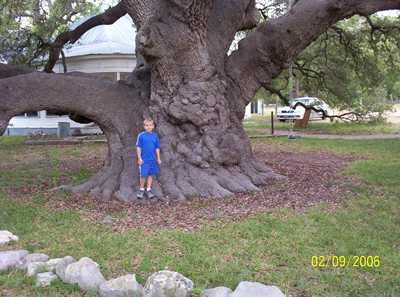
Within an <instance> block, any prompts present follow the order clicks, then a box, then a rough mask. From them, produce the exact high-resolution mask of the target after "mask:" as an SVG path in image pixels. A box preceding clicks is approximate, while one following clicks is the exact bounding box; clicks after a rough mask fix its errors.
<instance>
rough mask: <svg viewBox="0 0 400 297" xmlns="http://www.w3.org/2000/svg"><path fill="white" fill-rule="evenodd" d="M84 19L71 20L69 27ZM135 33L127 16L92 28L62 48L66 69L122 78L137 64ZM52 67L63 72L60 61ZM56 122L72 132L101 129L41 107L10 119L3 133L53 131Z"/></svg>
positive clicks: (52, 132) (93, 131) (89, 131)
mask: <svg viewBox="0 0 400 297" xmlns="http://www.w3.org/2000/svg"><path fill="white" fill-rule="evenodd" d="M86 19H87V18H84V19H82V20H80V21H78V22H76V23H74V24H73V25H72V26H71V29H74V28H75V27H76V26H78V25H79V24H80V23H82V22H83V21H85V20H86ZM135 35H136V30H135V27H134V24H133V22H132V19H131V18H130V17H129V16H128V15H126V16H124V17H122V18H120V19H119V20H118V21H116V22H115V23H114V24H112V25H102V26H97V27H94V28H93V29H91V30H89V31H88V32H86V33H85V34H84V35H83V36H82V37H81V38H80V39H79V40H78V41H77V42H75V44H73V45H70V46H66V47H65V48H64V53H65V56H66V65H67V71H68V72H72V71H80V72H86V73H96V74H98V75H99V76H101V77H104V78H107V79H111V80H120V79H123V78H125V77H126V76H127V75H128V74H129V73H130V72H131V71H132V70H133V69H134V68H135V65H136V57H135ZM53 70H54V72H64V68H63V64H62V62H61V61H58V62H57V64H56V65H55V67H54V69H53ZM59 122H68V123H70V127H71V130H72V133H85V134H86V133H99V132H101V131H100V130H99V128H97V126H96V125H94V124H79V123H76V122H74V121H72V120H71V119H70V118H69V117H68V116H58V115H52V114H51V113H48V112H46V111H45V110H43V111H38V112H30V113H24V114H21V115H19V116H16V117H14V118H12V119H11V120H10V123H9V125H8V127H7V130H6V132H5V134H6V135H29V134H31V133H33V134H35V133H44V134H56V133H57V128H58V123H59Z"/></svg>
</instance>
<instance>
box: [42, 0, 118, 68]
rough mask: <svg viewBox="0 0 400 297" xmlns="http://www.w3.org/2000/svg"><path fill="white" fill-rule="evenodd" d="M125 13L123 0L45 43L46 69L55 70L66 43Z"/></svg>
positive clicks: (112, 21) (109, 22) (107, 23)
mask: <svg viewBox="0 0 400 297" xmlns="http://www.w3.org/2000/svg"><path fill="white" fill-rule="evenodd" d="M125 14H126V9H125V5H124V1H121V2H119V3H118V4H117V5H116V6H114V7H111V8H109V9H107V10H106V11H105V12H104V13H102V14H99V15H96V16H94V17H92V18H90V19H88V20H87V21H85V22H84V23H83V24H81V25H79V26H78V27H76V28H75V29H74V30H72V31H67V32H63V33H61V34H60V35H58V36H57V38H56V39H55V41H54V42H52V43H49V44H46V45H45V46H47V47H48V48H49V58H48V61H47V63H46V65H45V67H44V71H45V72H49V73H50V72H53V67H54V65H55V64H56V62H57V61H58V59H59V58H60V53H61V50H62V48H63V46H64V45H65V44H66V43H68V42H70V43H74V42H76V41H77V40H78V39H79V38H80V37H81V36H82V35H83V34H85V33H86V32H87V31H89V30H90V29H92V28H93V27H96V26H99V25H109V24H113V23H114V22H116V21H117V20H118V19H119V18H121V17H122V16H123V15H125Z"/></svg>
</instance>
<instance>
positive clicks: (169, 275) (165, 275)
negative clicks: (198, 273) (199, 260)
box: [145, 270, 193, 297]
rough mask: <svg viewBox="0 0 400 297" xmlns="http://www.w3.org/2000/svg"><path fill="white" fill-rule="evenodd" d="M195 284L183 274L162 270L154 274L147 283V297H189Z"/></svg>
mask: <svg viewBox="0 0 400 297" xmlns="http://www.w3.org/2000/svg"><path fill="white" fill-rule="evenodd" d="M192 289H193V282H192V281H191V280H190V279H188V278H186V277H184V276H183V275H182V274H180V273H178V272H174V271H168V270H162V271H159V272H156V273H154V274H152V275H151V276H150V277H149V278H148V279H147V282H146V286H145V296H146V297H188V296H189V295H190V292H191V290H192Z"/></svg>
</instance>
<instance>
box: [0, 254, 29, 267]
mask: <svg viewBox="0 0 400 297" xmlns="http://www.w3.org/2000/svg"><path fill="white" fill-rule="evenodd" d="M28 254H29V252H28V251H25V250H17V251H4V252H0V271H3V270H7V269H10V268H15V267H16V266H17V265H19V264H20V263H21V262H22V261H24V258H25V257H26V256H27V255H28Z"/></svg>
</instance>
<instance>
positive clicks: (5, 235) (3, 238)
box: [0, 230, 18, 245]
mask: <svg viewBox="0 0 400 297" xmlns="http://www.w3.org/2000/svg"><path fill="white" fill-rule="evenodd" d="M10 241H18V236H16V235H14V234H12V233H11V232H10V231H7V230H0V245H5V244H7V243H9V242H10Z"/></svg>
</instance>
